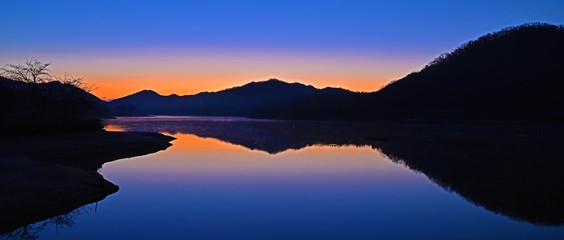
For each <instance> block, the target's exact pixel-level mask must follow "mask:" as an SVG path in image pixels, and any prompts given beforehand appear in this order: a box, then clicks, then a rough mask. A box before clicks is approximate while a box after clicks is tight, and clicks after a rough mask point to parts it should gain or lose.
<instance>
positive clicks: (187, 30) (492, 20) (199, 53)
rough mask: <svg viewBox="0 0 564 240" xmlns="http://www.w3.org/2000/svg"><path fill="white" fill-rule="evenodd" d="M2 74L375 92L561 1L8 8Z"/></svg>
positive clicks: (114, 91) (136, 85) (128, 0)
mask: <svg viewBox="0 0 564 240" xmlns="http://www.w3.org/2000/svg"><path fill="white" fill-rule="evenodd" d="M0 6H1V7H0V29H2V36H1V37H0V65H2V66H3V65H5V64H7V63H23V62H24V61H25V60H26V59H30V58H36V59H38V60H41V61H45V62H51V63H52V64H53V68H52V70H53V72H54V73H55V74H58V75H62V74H63V73H64V72H67V73H69V74H71V75H74V76H81V77H84V78H85V79H86V80H87V81H89V82H92V83H94V84H96V86H97V87H98V88H97V89H96V90H95V91H94V94H96V95H97V96H99V97H102V98H105V99H111V98H117V97H121V96H124V95H127V94H131V93H133V92H136V91H139V90H142V89H154V90H156V91H157V92H159V93H161V94H172V93H177V94H181V95H182V94H193V93H197V92H200V91H217V90H220V89H224V88H228V87H232V86H236V85H242V84H244V83H247V82H250V81H259V80H265V79H268V78H273V77H275V78H279V79H282V80H285V81H289V82H294V81H299V82H303V83H306V84H311V85H314V86H316V87H326V86H335V87H344V88H348V89H351V90H355V91H374V90H377V89H379V88H380V87H381V86H382V85H384V84H386V83H387V82H389V81H391V80H395V79H399V78H401V77H403V76H405V75H406V74H408V73H410V72H412V71H416V70H419V69H420V68H422V67H423V66H424V65H425V64H426V63H427V62H429V61H431V60H432V59H433V58H435V57H436V56H438V55H439V54H441V53H443V52H447V51H451V50H453V49H455V48H456V47H457V46H459V45H460V44H462V43H464V42H466V41H468V40H472V39H475V38H477V37H479V36H481V35H483V34H485V33H488V32H493V31H497V30H500V29H502V28H504V27H507V26H515V25H520V24H522V23H526V22H547V23H552V24H564V13H563V9H564V1H562V0H558V1H545V0H535V1H414V0H412V1H401V0H400V1H375V0H373V1H362V0H358V1H346V0H342V1H331V0H326V1H321V0H299V1H294V0H284V1H228V0H206V1H203V0H202V1H173V0H168V1H156V0H154V1H143V0H123V1H120V0H111V1H110V0H91V1H86V0H59V1H57V0H51V1H46V0H37V1H27V0H18V1H16V0H5V1H2V2H1V3H0Z"/></svg>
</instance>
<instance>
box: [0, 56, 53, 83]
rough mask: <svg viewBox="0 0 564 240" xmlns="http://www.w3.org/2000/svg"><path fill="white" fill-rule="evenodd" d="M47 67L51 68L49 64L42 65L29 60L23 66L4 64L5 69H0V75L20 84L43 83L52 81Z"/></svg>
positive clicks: (35, 60)
mask: <svg viewBox="0 0 564 240" xmlns="http://www.w3.org/2000/svg"><path fill="white" fill-rule="evenodd" d="M49 66H51V63H42V62H40V61H38V60H37V59H31V60H27V61H26V62H25V64H23V65H22V64H18V65H15V64H6V66H5V67H3V68H1V69H0V70H1V71H0V75H1V76H2V77H5V78H9V79H12V80H16V81H21V82H27V83H34V84H37V83H45V82H50V81H53V77H52V76H51V71H50V70H49Z"/></svg>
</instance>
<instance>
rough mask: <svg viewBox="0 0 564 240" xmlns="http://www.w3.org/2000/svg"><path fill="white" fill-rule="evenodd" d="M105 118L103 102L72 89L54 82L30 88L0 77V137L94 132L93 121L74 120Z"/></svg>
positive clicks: (94, 125)
mask: <svg viewBox="0 0 564 240" xmlns="http://www.w3.org/2000/svg"><path fill="white" fill-rule="evenodd" d="M108 114H109V110H108V108H107V106H106V103H105V102H104V101H102V100H100V99H99V98H97V97H96V96H94V95H92V94H90V93H88V92H85V91H84V90H82V89H80V88H77V87H75V86H72V85H68V84H62V83H60V82H58V81H53V82H48V83H40V84H31V83H24V82H19V81H14V80H11V79H7V78H3V77H0V135H2V134H12V133H17V134H21V133H31V134H34V133H42V132H57V131H59V130H60V131H66V130H72V129H74V127H76V129H78V128H95V127H97V125H99V123H96V121H77V120H78V119H85V118H88V119H91V118H98V117H102V116H108ZM72 124H82V125H83V126H82V125H81V126H78V125H76V126H71V125H72ZM84 124H87V125H89V126H86V125H84ZM90 125H92V126H90Z"/></svg>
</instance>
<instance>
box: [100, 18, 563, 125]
mask: <svg viewBox="0 0 564 240" xmlns="http://www.w3.org/2000/svg"><path fill="white" fill-rule="evenodd" d="M563 42H564V27H562V26H555V25H549V24H525V25H521V26H518V27H511V28H506V29H503V30H502V31H499V32H496V33H491V34H487V35H485V36H482V37H480V38H478V39H477V40H473V41H470V42H468V43H465V44H463V45H462V46H460V47H459V48H458V49H456V50H455V51H453V52H451V53H447V54H443V55H441V56H440V57H438V58H437V59H435V60H434V61H432V62H431V63H429V64H428V65H427V66H426V67H425V68H423V69H422V70H421V71H419V72H414V73H411V74H409V75H407V76H406V77H404V78H402V79H400V80H397V81H395V82H393V83H391V84H389V85H387V86H386V87H384V88H383V89H381V90H380V91H378V92H373V93H356V92H351V91H348V90H345V89H338V88H325V89H316V88H314V87H312V86H306V85H303V84H300V83H292V84H290V83H285V82H282V81H279V80H276V79H271V80H269V81H265V82H252V83H249V84H247V85H244V86H241V87H235V88H231V89H227V90H223V91H219V92H204V93H200V94H196V95H191V96H177V95H170V96H160V95H158V94H156V93H155V92H152V91H148V90H145V91H142V92H139V93H136V94H133V95H130V96H127V97H124V98H121V99H117V100H114V101H112V102H111V103H110V106H111V107H112V109H113V110H114V113H115V114H117V115H132V114H133V115H145V114H166V115H210V116H214V115H215V116H218V115H221V116H246V117H258V118H283V119H340V120H369V119H381V118H446V119H489V120H541V121H562V120H564V94H561V92H562V90H564V71H562V70H561V69H562V68H564V58H563V57H562V56H564V44H562V43H563Z"/></svg>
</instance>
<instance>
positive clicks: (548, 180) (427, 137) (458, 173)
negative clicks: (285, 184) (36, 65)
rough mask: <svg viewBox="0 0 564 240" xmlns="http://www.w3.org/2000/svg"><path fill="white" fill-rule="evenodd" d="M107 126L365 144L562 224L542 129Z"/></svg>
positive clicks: (465, 190)
mask: <svg viewBox="0 0 564 240" xmlns="http://www.w3.org/2000/svg"><path fill="white" fill-rule="evenodd" d="M108 123H109V124H110V126H113V127H119V128H122V129H124V130H127V131H156V132H166V133H172V134H177V133H183V134H193V135H196V136H199V137H202V138H214V139H218V140H221V141H224V142H228V143H231V144H234V145H237V146H243V147H245V148H247V149H251V150H260V151H263V152H266V153H269V154H279V153H282V152H285V151H288V150H292V149H294V150H295V149H303V148H305V147H307V146H314V145H339V146H340V145H353V146H367V145H368V146H371V147H372V148H374V149H378V150H380V151H381V152H382V153H384V154H385V155H387V156H389V157H390V159H392V160H394V161H395V162H398V163H401V164H405V165H406V166H408V167H409V168H411V169H414V170H416V171H420V172H422V173H424V174H425V175H427V176H428V177H429V178H431V179H432V180H433V181H435V182H436V183H438V184H439V185H440V186H442V187H443V188H445V189H447V190H449V191H455V192H456V193H458V194H460V195H461V196H463V197H464V198H466V199H467V200H469V201H471V202H473V203H475V204H477V205H480V206H483V207H485V208H486V209H488V210H490V211H493V212H496V213H500V214H504V215H507V216H509V217H511V218H514V219H518V220H524V221H527V222H531V223H535V224H547V225H562V224H564V206H563V205H562V204H561V203H562V202H564V178H562V177H561V170H560V169H562V168H563V167H564V162H562V161H561V156H564V138H563V137H562V134H561V133H554V132H546V131H544V130H543V128H542V127H541V128H537V127H522V126H509V127H508V126H501V127H500V126H493V127H492V126H481V125H479V126H463V125H457V124H450V125H449V124H447V125H445V124H440V125H433V124H417V123H401V124H398V123H377V124H360V123H355V124H350V123H334V122H333V123H331V122H290V121H264V122H263V121H247V120H246V119H229V120H221V119H220V120H216V121H205V119H203V120H202V119H199V118H192V119H183V118H181V117H179V118H158V117H157V118H123V119H117V120H110V121H108ZM175 144H177V143H175ZM178 144H183V143H178ZM185 144H187V145H189V144H193V143H185ZM193 150H195V149H193Z"/></svg>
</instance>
